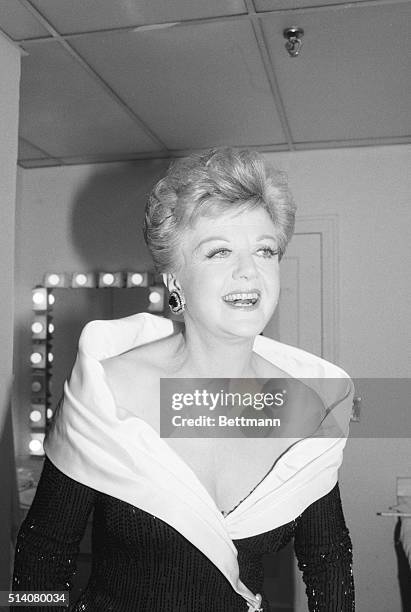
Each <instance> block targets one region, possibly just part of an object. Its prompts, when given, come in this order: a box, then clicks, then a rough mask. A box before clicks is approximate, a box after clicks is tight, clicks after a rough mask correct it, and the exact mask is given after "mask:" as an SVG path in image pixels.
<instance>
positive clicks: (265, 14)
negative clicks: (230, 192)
mask: <svg viewBox="0 0 411 612" xmlns="http://www.w3.org/2000/svg"><path fill="white" fill-rule="evenodd" d="M290 26H300V27H302V28H303V29H304V32H305V33H304V36H303V46H302V49H301V53H300V55H299V56H298V57H290V56H289V54H288V53H287V51H286V49H285V46H284V45H285V39H284V37H283V30H284V29H285V28H287V27H290ZM410 26H411V1H410V0H408V1H399V0H356V1H351V2H343V1H341V0H340V1H338V0H328V2H327V1H326V0H323V1H322V0H155V1H151V2H150V1H149V0H116V1H115V2H113V0H70V2H67V1H66V0H0V29H1V31H2V32H3V34H4V35H6V36H7V37H8V38H9V40H12V41H13V42H14V44H17V45H18V46H19V47H20V48H21V49H22V50H23V56H22V76H21V108H20V146H19V163H20V165H21V166H23V167H25V168H32V167H40V166H55V165H67V164H79V163H92V162H102V161H114V160H128V159H150V158H165V157H177V156H181V155H185V154H186V153H187V152H188V151H192V150H198V149H203V148H207V147H211V146H219V145H232V146H251V147H254V148H257V149H259V150H261V151H293V150H302V149H319V148H322V149H324V148H333V147H346V146H366V145H384V144H401V143H409V142H411V103H410V102H411V79H410V62H409V57H410V51H409V43H408V39H409V32H410Z"/></svg>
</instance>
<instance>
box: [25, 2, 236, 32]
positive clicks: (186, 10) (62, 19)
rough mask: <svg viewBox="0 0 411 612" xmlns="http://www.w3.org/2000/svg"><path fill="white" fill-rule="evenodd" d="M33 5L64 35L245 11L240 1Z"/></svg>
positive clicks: (34, 3)
mask: <svg viewBox="0 0 411 612" xmlns="http://www.w3.org/2000/svg"><path fill="white" fill-rule="evenodd" d="M33 5H34V6H36V8H38V10H39V11H41V13H42V14H43V15H44V17H46V18H47V19H49V20H50V21H51V23H52V24H53V25H54V27H55V28H57V30H58V31H59V32H60V33H65V34H67V33H75V32H86V31H91V30H103V29H110V28H121V27H127V26H137V25H144V24H152V23H164V22H170V21H180V20H181V21H184V20H187V19H198V18H203V17H215V16H221V15H238V14H241V13H246V12H247V11H246V9H245V6H244V2H243V0H225V1H224V2H222V1H221V0H206V1H204V0H155V2H143V1H141V0H116V1H115V2H113V0H87V2H84V0H71V1H70V2H56V0H34V1H33Z"/></svg>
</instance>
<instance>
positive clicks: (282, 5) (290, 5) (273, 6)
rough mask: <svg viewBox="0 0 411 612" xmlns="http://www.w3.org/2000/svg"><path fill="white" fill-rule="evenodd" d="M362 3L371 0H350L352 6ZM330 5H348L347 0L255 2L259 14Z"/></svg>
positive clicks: (262, 0) (265, 0) (257, 0)
mask: <svg viewBox="0 0 411 612" xmlns="http://www.w3.org/2000/svg"><path fill="white" fill-rule="evenodd" d="M362 2H369V0H350V4H361V3H362ZM330 4H333V5H337V4H347V0H254V6H255V10H256V11H257V12H264V11H277V10H284V9H287V10H292V9H299V8H307V7H314V6H318V7H320V6H325V7H327V6H329V5H330Z"/></svg>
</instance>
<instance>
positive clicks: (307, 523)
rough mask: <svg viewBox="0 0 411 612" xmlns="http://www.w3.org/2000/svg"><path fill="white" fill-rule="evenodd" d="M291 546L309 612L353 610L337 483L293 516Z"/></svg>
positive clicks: (349, 558)
mask: <svg viewBox="0 0 411 612" xmlns="http://www.w3.org/2000/svg"><path fill="white" fill-rule="evenodd" d="M294 546H295V552H296V555H297V559H298V567H299V568H300V570H301V571H302V572H303V579H304V582H305V584H306V587H307V588H306V593H307V596H308V608H309V610H310V612H352V611H353V610H354V609H355V597H354V579H353V574H352V544H351V538H350V535H349V531H348V529H347V527H346V524H345V520H344V514H343V510H342V506H341V498H340V490H339V486H338V482H337V484H336V485H335V487H334V488H333V489H332V490H331V491H330V492H329V493H328V494H327V495H325V496H324V497H322V498H321V499H319V500H317V501H316V502H314V503H313V504H311V505H310V506H309V507H308V508H307V509H306V510H304V512H303V513H302V514H301V515H300V516H299V517H298V518H297V519H296V530H295V541H294Z"/></svg>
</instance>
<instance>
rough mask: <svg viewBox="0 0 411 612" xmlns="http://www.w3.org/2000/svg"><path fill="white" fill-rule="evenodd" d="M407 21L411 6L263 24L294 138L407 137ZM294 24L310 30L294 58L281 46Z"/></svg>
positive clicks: (270, 19) (410, 84) (410, 87)
mask: <svg viewBox="0 0 411 612" xmlns="http://www.w3.org/2000/svg"><path fill="white" fill-rule="evenodd" d="M410 19H411V4H410V3H404V4H391V5H389V6H388V5H385V6H382V5H380V6H378V7H377V6H376V5H370V6H369V7H358V8H357V7H356V8H351V9H346V10H344V11H332V10H322V11H320V12H316V13H302V14H301V15H298V13H294V14H293V17H292V20H291V19H290V18H289V17H287V16H286V15H277V16H267V17H266V18H264V19H263V24H264V26H263V27H264V33H265V38H266V40H267V44H268V47H269V51H270V55H271V60H272V63H273V66H274V68H275V71H276V74H277V77H278V82H279V87H280V91H281V94H282V98H283V101H284V105H285V109H286V114H287V117H288V121H289V124H290V127H291V133H292V136H293V139H294V141H296V142H313V141H316V142H318V141H333V140H346V139H361V138H368V139H369V138H384V137H395V136H401V135H406V134H409V133H410V128H411V104H410V102H411V79H410V65H409V52H408V47H407V44H406V41H407V39H408V37H409V23H410ZM291 25H294V26H300V27H302V28H304V30H305V35H304V38H303V47H302V50H301V53H300V55H299V56H298V57H296V58H291V57H289V55H288V54H287V52H286V50H285V48H284V42H285V41H284V38H283V34H282V33H283V29H284V28H285V27H288V26H291Z"/></svg>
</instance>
